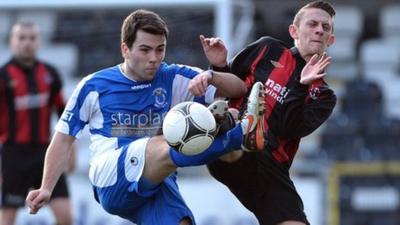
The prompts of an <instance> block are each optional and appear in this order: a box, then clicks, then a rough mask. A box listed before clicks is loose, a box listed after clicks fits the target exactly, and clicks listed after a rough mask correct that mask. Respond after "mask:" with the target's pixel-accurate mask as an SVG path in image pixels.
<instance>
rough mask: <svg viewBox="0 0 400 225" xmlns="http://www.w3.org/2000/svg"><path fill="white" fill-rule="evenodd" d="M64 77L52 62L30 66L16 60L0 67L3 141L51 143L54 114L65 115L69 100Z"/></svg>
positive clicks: (0, 120)
mask: <svg viewBox="0 0 400 225" xmlns="http://www.w3.org/2000/svg"><path fill="white" fill-rule="evenodd" d="M61 86H62V84H61V80H60V76H59V75H58V73H57V71H56V70H55V69H54V68H53V67H52V66H50V65H48V64H45V63H42V62H38V61H37V62H35V64H34V66H32V67H31V68H26V67H24V66H22V65H21V64H19V63H18V62H17V61H16V60H15V59H12V60H10V61H9V62H8V63H6V64H5V65H4V66H3V67H1V68H0V109H1V110H0V143H2V144H24V145H25V144H32V145H38V144H40V145H43V144H48V143H49V136H50V119H51V113H52V112H53V111H54V110H56V111H57V113H58V115H61V113H62V111H63V109H64V106H65V102H64V99H63V97H62V92H61Z"/></svg>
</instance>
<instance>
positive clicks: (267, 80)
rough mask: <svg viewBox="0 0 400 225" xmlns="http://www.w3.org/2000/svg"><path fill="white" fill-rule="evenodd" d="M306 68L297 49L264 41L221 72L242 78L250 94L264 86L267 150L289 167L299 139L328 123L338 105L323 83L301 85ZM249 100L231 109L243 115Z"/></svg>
mask: <svg viewBox="0 0 400 225" xmlns="http://www.w3.org/2000/svg"><path fill="white" fill-rule="evenodd" d="M305 64H306V62H305V61H304V59H303V58H302V57H301V55H300V54H299V52H298V50H297V48H288V47H287V46H286V45H285V44H284V43H283V42H281V41H279V40H276V39H274V38H271V37H262V38H260V39H259V40H257V41H256V42H253V43H252V44H250V45H248V46H247V47H246V48H245V49H244V50H242V51H241V52H239V53H238V54H237V55H236V56H235V57H234V58H233V60H232V61H231V62H230V63H229V65H228V67H227V68H225V69H222V68H221V69H222V70H228V71H230V72H232V73H234V74H236V75H237V76H239V77H241V78H242V80H244V81H245V83H246V85H247V86H248V89H249V90H250V89H251V86H252V85H253V83H255V82H257V81H261V82H263V83H264V85H265V102H266V107H267V109H266V114H265V128H266V130H265V134H266V135H265V136H266V139H267V143H268V144H267V146H266V148H267V149H266V150H267V152H268V153H271V155H272V156H273V157H274V159H275V160H276V161H277V162H279V163H282V164H286V165H287V166H289V167H290V165H291V164H292V162H293V158H294V156H295V154H296V152H297V149H298V146H299V143H300V138H302V137H304V136H307V135H308V134H310V133H312V132H313V131H315V130H316V129H317V128H318V127H319V126H320V125H321V124H322V123H323V122H324V121H326V120H327V118H328V117H329V116H330V114H331V113H332V111H333V108H334V106H335V104H336V96H335V94H334V92H333V91H332V90H331V89H330V88H329V87H328V85H327V84H326V83H325V81H324V80H322V79H320V80H316V81H314V82H313V83H312V84H310V85H307V86H306V85H302V84H300V74H301V71H302V69H303V67H304V66H305ZM246 99H247V97H243V98H240V99H232V100H231V101H230V105H231V106H232V107H235V108H238V109H241V111H243V110H244V107H245V103H246V101H245V100H246Z"/></svg>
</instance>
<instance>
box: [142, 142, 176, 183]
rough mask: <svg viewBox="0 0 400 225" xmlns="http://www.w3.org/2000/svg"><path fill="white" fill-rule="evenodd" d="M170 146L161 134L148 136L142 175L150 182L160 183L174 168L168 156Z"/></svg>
mask: <svg viewBox="0 0 400 225" xmlns="http://www.w3.org/2000/svg"><path fill="white" fill-rule="evenodd" d="M169 151H170V147H169V145H168V144H167V142H166V141H165V140H164V138H163V137H162V136H156V137H152V138H150V140H149V142H148V143H147V146H146V153H145V157H146V159H145V160H146V162H145V165H144V171H143V174H144V176H145V177H146V178H147V179H149V180H150V181H152V182H155V183H160V182H161V181H162V180H164V179H165V178H166V177H167V176H169V175H170V174H171V173H172V172H174V171H175V170H176V166H175V164H174V163H173V162H172V161H171V158H170V156H169Z"/></svg>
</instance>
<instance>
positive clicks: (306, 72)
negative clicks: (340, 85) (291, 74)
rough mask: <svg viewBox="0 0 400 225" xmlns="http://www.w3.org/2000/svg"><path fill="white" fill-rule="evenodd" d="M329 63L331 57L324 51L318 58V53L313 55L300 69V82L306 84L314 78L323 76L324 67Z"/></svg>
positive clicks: (324, 73)
mask: <svg viewBox="0 0 400 225" xmlns="http://www.w3.org/2000/svg"><path fill="white" fill-rule="evenodd" d="M330 63H331V57H329V56H328V54H326V52H324V53H323V54H322V56H321V58H320V59H318V54H315V55H313V56H312V57H311V59H310V61H308V63H307V64H306V65H305V66H304V68H303V70H302V71H301V77H300V83H301V84H304V85H308V84H310V83H311V82H313V81H314V80H317V79H320V78H322V77H324V76H325V75H326V72H325V69H326V68H327V67H328V65H329V64H330Z"/></svg>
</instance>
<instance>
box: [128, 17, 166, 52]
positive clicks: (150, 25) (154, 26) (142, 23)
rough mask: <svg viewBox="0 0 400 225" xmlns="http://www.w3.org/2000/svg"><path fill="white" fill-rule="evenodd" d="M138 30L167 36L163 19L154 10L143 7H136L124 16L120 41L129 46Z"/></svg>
mask: <svg viewBox="0 0 400 225" xmlns="http://www.w3.org/2000/svg"><path fill="white" fill-rule="evenodd" d="M138 30H143V31H145V32H147V33H151V34H160V35H165V38H167V37H168V28H167V24H166V23H165V21H164V20H163V19H161V17H160V16H159V15H158V14H156V13H155V12H152V11H149V10H145V9H138V10H136V11H134V12H132V13H131V14H130V15H129V16H127V17H126V18H125V20H124V22H123V24H122V28H121V43H125V44H126V45H127V46H128V47H129V48H131V47H132V45H133V42H135V40H136V34H137V32H138Z"/></svg>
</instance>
